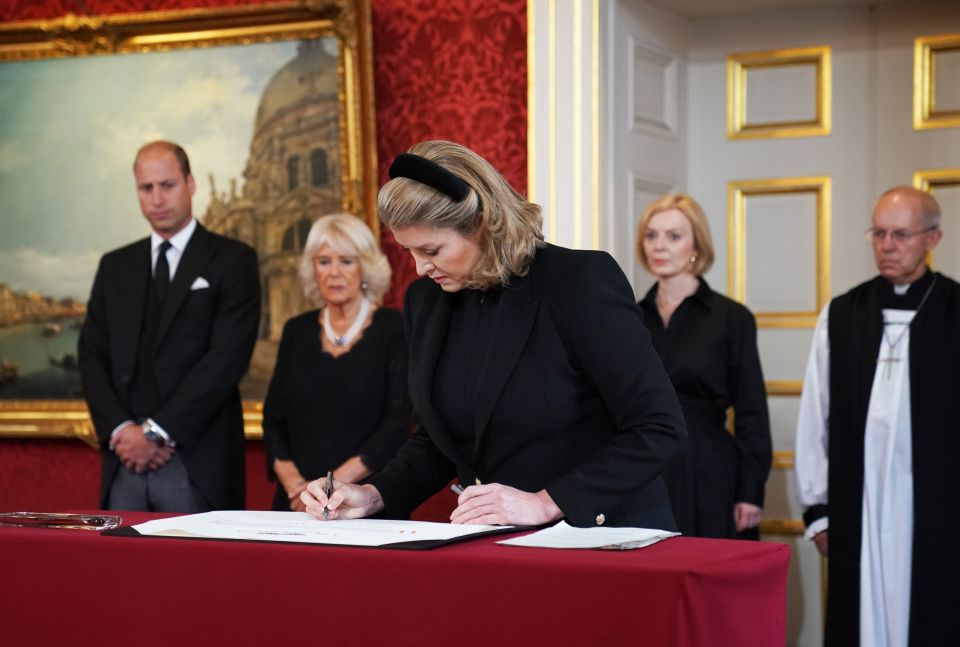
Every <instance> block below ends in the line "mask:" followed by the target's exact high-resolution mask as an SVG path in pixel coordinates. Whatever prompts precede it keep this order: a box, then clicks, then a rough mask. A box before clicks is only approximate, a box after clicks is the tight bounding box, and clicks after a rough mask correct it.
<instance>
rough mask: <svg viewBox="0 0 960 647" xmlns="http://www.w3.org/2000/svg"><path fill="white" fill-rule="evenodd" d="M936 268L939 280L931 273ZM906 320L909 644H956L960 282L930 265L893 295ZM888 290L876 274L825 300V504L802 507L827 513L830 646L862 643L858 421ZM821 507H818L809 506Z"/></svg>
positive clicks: (863, 413) (861, 422)
mask: <svg viewBox="0 0 960 647" xmlns="http://www.w3.org/2000/svg"><path fill="white" fill-rule="evenodd" d="M934 277H935V278H936V280H935V281H934ZM931 283H933V286H932V289H931V290H930V294H929V296H928V298H927V300H926V302H925V303H924V304H923V307H922V308H920V309H919V311H918V312H917V314H916V316H915V317H914V319H913V322H912V323H911V325H910V351H909V355H910V365H909V375H910V402H911V424H912V430H911V442H912V456H913V458H912V466H913V495H914V512H913V514H914V529H913V571H912V577H911V600H910V644H911V645H914V646H918V647H919V646H921V645H924V646H925V645H948V644H956V640H957V627H956V622H955V621H953V620H952V616H953V614H955V613H956V607H957V604H956V603H957V601H958V600H960V594H958V593H957V587H958V585H960V552H958V550H957V547H956V543H957V537H958V536H960V515H958V514H957V512H956V506H957V495H958V494H960V488H958V486H957V478H956V473H957V468H958V459H960V284H958V283H956V282H955V281H953V280H951V279H949V278H947V277H946V276H944V275H942V274H936V273H933V272H927V274H926V275H925V276H924V277H922V278H921V279H920V280H919V281H917V282H916V283H915V284H914V285H913V286H911V288H910V290H909V292H908V293H907V295H906V296H905V297H904V299H907V300H908V302H906V303H901V304H897V305H896V307H898V308H901V309H916V308H917V306H918V305H919V304H920V301H921V300H922V298H923V295H924V293H925V292H926V291H927V288H928V287H930V284H931ZM893 299H895V297H894V296H893V290H892V287H891V285H890V283H889V282H887V281H886V280H885V279H883V278H881V277H877V278H875V279H873V280H871V281H868V282H866V283H863V284H862V285H859V286H857V287H855V288H854V289H852V290H851V291H850V292H848V293H846V294H844V295H843V296H840V297H837V298H836V299H834V301H833V302H832V303H831V305H830V312H829V338H830V431H829V473H828V492H829V502H828V504H827V506H826V508H827V509H824V510H815V509H811V510H808V511H807V515H805V518H806V519H807V522H808V523H811V522H812V521H814V520H815V519H816V518H817V517H820V516H823V515H824V514H828V515H829V520H830V529H829V542H830V546H829V549H830V560H829V584H828V594H827V627H826V638H825V642H824V644H825V645H826V646H827V647H840V646H843V647H847V646H849V645H857V644H859V629H860V627H859V616H860V546H861V527H862V523H861V521H862V520H861V514H862V506H863V475H864V461H863V456H864V430H865V424H866V417H867V408H868V405H869V403H870V393H871V390H872V387H873V376H874V374H875V372H876V363H877V356H878V353H879V349H880V343H881V339H882V335H883V314H882V309H883V308H884V307H891V301H892V300H893ZM816 507H819V506H816Z"/></svg>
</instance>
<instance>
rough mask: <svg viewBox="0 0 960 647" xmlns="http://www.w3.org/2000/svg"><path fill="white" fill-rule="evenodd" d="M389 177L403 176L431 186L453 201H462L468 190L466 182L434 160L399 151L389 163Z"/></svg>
mask: <svg viewBox="0 0 960 647" xmlns="http://www.w3.org/2000/svg"><path fill="white" fill-rule="evenodd" d="M389 173H390V179H391V180H392V179H393V178H395V177H405V178H410V179H411V180H416V181H417V182H419V183H421V184H426V185H427V186H429V187H433V188H434V189H436V190H437V191H440V192H441V193H445V194H446V195H448V196H450V199H452V200H453V201H454V202H463V200H464V198H466V197H467V193H468V192H469V191H470V187H468V186H467V183H466V182H464V181H463V180H461V179H460V178H458V177H457V176H456V175H454V174H453V173H451V172H450V171H448V170H447V169H445V168H443V167H442V166H440V165H439V164H437V163H436V162H432V161H430V160H428V159H427V158H425V157H420V156H419V155H414V154H412V153H400V154H399V155H397V158H396V159H395V160H393V164H391V165H390V171H389Z"/></svg>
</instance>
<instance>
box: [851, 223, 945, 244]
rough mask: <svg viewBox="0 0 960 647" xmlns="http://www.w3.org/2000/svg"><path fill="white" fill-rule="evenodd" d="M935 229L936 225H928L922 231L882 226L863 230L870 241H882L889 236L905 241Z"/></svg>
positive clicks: (899, 241)
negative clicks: (883, 227)
mask: <svg viewBox="0 0 960 647" xmlns="http://www.w3.org/2000/svg"><path fill="white" fill-rule="evenodd" d="M935 229H936V227H935V226H934V227H926V228H924V229H921V230H920V231H908V230H906V229H894V230H893V231H890V230H889V229H881V228H880V227H871V228H870V229H868V230H866V231H865V232H863V235H864V237H865V238H866V239H867V242H868V243H882V242H883V241H885V240H886V239H887V236H890V238H892V239H893V242H895V243H905V242H907V241H908V240H910V239H911V238H913V237H914V236H919V235H920V234H926V233H929V232H931V231H934V230H935Z"/></svg>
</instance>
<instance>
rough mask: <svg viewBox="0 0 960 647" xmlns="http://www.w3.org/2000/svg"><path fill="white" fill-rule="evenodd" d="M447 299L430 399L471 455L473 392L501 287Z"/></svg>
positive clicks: (488, 344) (464, 292)
mask: <svg viewBox="0 0 960 647" xmlns="http://www.w3.org/2000/svg"><path fill="white" fill-rule="evenodd" d="M450 299H451V308H450V310H451V312H450V324H449V326H448V327H447V335H446V337H445V338H444V340H443V349H442V351H441V352H440V359H439V360H438V362H437V371H436V373H435V375H434V379H433V402H434V405H435V406H436V408H437V412H438V413H439V414H440V418H441V419H442V420H443V422H444V425H445V426H446V428H447V429H448V430H449V431H450V435H451V436H452V437H453V439H454V442H455V443H456V445H457V449H458V450H460V452H461V455H462V456H465V457H472V456H473V454H474V447H475V443H476V430H475V429H474V408H475V407H474V404H475V396H476V392H477V385H478V384H479V383H480V377H481V375H482V374H483V369H484V366H485V364H486V360H487V354H488V352H489V350H490V347H491V342H492V341H493V340H492V332H493V324H494V320H495V319H496V316H497V305H498V304H499V303H500V290H499V289H496V288H492V289H489V290H483V291H482V290H460V291H459V292H457V293H455V294H452V295H450Z"/></svg>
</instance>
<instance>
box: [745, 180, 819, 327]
mask: <svg viewBox="0 0 960 647" xmlns="http://www.w3.org/2000/svg"><path fill="white" fill-rule="evenodd" d="M831 185H832V181H831V178H830V176H827V175H816V176H803V177H784V178H772V179H763V180H736V181H732V182H730V183H729V184H728V185H727V258H728V260H727V291H728V294H730V295H731V297H732V298H733V299H735V300H736V301H739V302H740V303H746V301H747V258H746V253H747V251H746V250H747V199H748V198H749V197H753V196H765V195H767V196H769V195H782V194H789V193H812V194H813V195H814V196H815V197H816V214H815V219H816V220H815V227H816V263H815V267H816V277H815V281H816V309H815V310H811V311H780V312H755V313H754V316H755V317H756V320H757V326H759V327H761V328H813V327H814V326H815V325H816V323H817V316H818V315H819V313H820V310H822V309H823V306H825V305H826V304H827V302H828V301H829V300H830V219H831Z"/></svg>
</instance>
